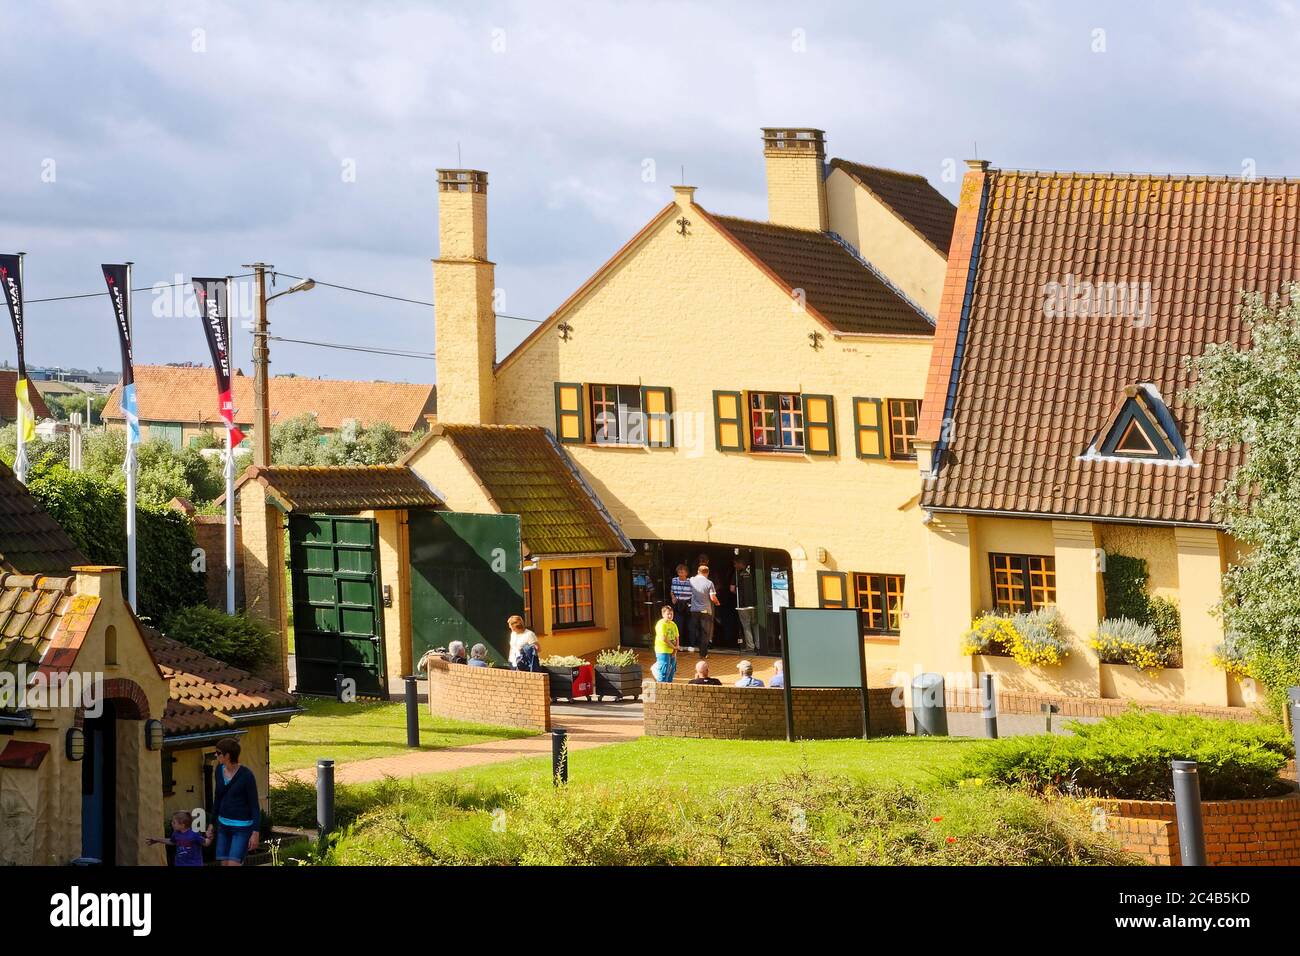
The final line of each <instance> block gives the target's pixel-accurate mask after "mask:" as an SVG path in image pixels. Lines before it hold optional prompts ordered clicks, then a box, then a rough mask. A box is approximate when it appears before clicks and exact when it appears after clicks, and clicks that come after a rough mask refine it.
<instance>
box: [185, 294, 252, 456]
mask: <svg viewBox="0 0 1300 956" xmlns="http://www.w3.org/2000/svg"><path fill="white" fill-rule="evenodd" d="M193 281H194V297H195V298H196V299H198V302H199V319H200V320H201V321H202V322H203V334H204V335H205V336H207V339H208V351H210V352H211V353H212V367H213V368H214V369H215V370H216V373H217V392H218V395H219V398H220V402H221V418H222V420H223V421H224V422H225V423H226V430H227V432H229V434H230V446H231V447H232V448H233V447H234V446H236V445H238V444H239V443H240V442H241V441H243V440H244V433H243V432H241V431H240V430H239V429H238V428H236V427H235V406H234V402H233V401H232V400H231V397H230V319H229V314H228V312H227V302H226V280H225V279H194V280H193Z"/></svg>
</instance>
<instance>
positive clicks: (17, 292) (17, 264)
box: [0, 256, 27, 381]
mask: <svg viewBox="0 0 1300 956" xmlns="http://www.w3.org/2000/svg"><path fill="white" fill-rule="evenodd" d="M21 261H22V260H21V259H20V258H19V257H18V256H0V286H3V288H4V297H5V302H6V303H7V304H8V306H9V318H11V319H13V322H14V339H16V340H17V342H18V379H19V381H21V380H23V379H25V378H27V360H26V358H25V357H24V355H23V271H22V266H21Z"/></svg>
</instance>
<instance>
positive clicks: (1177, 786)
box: [1172, 760, 1205, 866]
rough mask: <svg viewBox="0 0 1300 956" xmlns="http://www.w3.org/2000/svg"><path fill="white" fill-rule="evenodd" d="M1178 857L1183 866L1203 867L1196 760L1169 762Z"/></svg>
mask: <svg viewBox="0 0 1300 956" xmlns="http://www.w3.org/2000/svg"><path fill="white" fill-rule="evenodd" d="M1172 766H1173V771H1174V813H1175V815H1176V816H1177V817H1178V855H1179V858H1180V859H1181V860H1182V864H1183V866H1205V824H1204V821H1203V820H1202V819H1201V777H1200V774H1199V773H1198V771H1197V766H1196V761H1195V760H1175V761H1172Z"/></svg>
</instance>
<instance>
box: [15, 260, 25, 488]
mask: <svg viewBox="0 0 1300 956" xmlns="http://www.w3.org/2000/svg"><path fill="white" fill-rule="evenodd" d="M26 255H27V253H25V252H20V253H18V290H19V299H18V314H19V315H20V316H22V322H23V329H24V332H25V331H26V327H27V311H26V309H25V308H24V300H25V299H26V298H27V290H26V289H24V288H23V258H24V257H25V256H26ZM26 374H27V367H26V363H25V362H24V361H23V357H22V355H21V354H19V356H18V382H17V383H16V384H15V386H14V388H15V390H17V388H18V387H19V386H20V385H21V384H22V382H23V379H24V378H26ZM15 404H17V406H18V409H17V411H18V415H17V419H18V450H17V452H15V454H14V474H15V475H16V476H17V477H18V480H19V481H21V482H22V483H23V484H24V485H25V484H27V470H28V469H27V438H26V434H25V433H26V431H27V423H26V421H25V420H24V419H25V417H26V414H27V413H26V410H25V409H24V408H23V403H22V402H16V403H15Z"/></svg>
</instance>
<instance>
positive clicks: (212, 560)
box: [191, 515, 244, 611]
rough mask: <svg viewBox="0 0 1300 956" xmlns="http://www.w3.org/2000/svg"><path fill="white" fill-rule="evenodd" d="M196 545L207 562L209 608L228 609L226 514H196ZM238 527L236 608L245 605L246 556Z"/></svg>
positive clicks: (236, 541) (236, 538) (236, 529)
mask: <svg viewBox="0 0 1300 956" xmlns="http://www.w3.org/2000/svg"><path fill="white" fill-rule="evenodd" d="M191 520H193V522H194V543H195V544H196V545H198V546H199V547H200V548H202V549H203V553H204V556H205V560H206V562H207V579H206V582H205V583H206V585H207V593H208V605H209V606H210V607H215V608H217V609H218V610H222V611H224V610H225V609H226V519H225V516H224V515H194V517H193V518H192V519H191ZM243 550H244V549H243V548H242V547H240V543H239V527H238V522H236V527H235V607H241V608H242V607H243V606H244V555H243Z"/></svg>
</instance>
